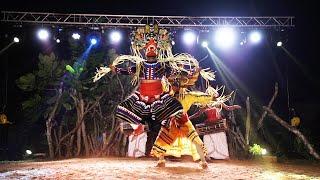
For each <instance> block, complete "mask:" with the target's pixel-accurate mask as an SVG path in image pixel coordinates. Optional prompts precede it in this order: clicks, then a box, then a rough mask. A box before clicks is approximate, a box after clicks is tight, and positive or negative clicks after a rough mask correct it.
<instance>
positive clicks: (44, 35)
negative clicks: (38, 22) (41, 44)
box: [38, 29, 49, 41]
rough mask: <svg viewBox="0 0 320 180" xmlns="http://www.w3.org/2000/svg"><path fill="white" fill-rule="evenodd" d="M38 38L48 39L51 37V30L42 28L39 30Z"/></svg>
mask: <svg viewBox="0 0 320 180" xmlns="http://www.w3.org/2000/svg"><path fill="white" fill-rule="evenodd" d="M38 38H39V39H40V40H42V41H46V40H48V38H49V32H48V31H47V30H45V29H40V30H39V31H38Z"/></svg>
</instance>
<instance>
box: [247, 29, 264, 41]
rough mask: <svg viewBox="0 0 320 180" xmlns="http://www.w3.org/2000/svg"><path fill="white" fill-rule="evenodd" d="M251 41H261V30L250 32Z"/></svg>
mask: <svg viewBox="0 0 320 180" xmlns="http://www.w3.org/2000/svg"><path fill="white" fill-rule="evenodd" d="M249 38H250V41H251V42H252V43H258V42H260V41H261V38H262V37H261V33H260V32H258V31H254V32H251V33H250V37H249Z"/></svg>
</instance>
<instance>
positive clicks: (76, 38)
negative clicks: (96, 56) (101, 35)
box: [72, 33, 81, 40]
mask: <svg viewBox="0 0 320 180" xmlns="http://www.w3.org/2000/svg"><path fill="white" fill-rule="evenodd" d="M80 37H81V36H80V34H79V33H73V34H72V38H73V39H75V40H78V39H80Z"/></svg>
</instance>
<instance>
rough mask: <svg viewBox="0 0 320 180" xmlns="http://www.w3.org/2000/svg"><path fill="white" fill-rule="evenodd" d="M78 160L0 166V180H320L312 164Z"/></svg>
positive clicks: (318, 171)
mask: <svg viewBox="0 0 320 180" xmlns="http://www.w3.org/2000/svg"><path fill="white" fill-rule="evenodd" d="M155 164H156V161H155V160H154V159H147V158H141V159H129V158H108V157H105V158H83V159H81V158H78V159H67V160H58V161H43V162H30V161H19V162H0V179H170V180H171V179H179V180H182V179H201V180H204V179H320V166H319V164H318V165H314V164H313V165H311V164H305V165H302V164H296V163H295V164H292V163H289V164H288V163H285V164H284V163H281V164H279V163H271V162H264V163H261V162H254V161H234V160H219V161H217V160H215V161H212V162H210V163H209V169H207V170H202V169H201V168H200V167H199V165H198V163H196V162H191V161H167V164H166V167H164V168H156V167H154V166H155Z"/></svg>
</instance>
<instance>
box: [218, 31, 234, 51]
mask: <svg viewBox="0 0 320 180" xmlns="http://www.w3.org/2000/svg"><path fill="white" fill-rule="evenodd" d="M214 38H215V42H216V44H217V45H218V46H220V47H221V48H230V47H231V46H232V45H233V44H234V43H235V41H236V32H235V30H234V29H232V28H221V29H218V30H217V31H216V32H215V36H214Z"/></svg>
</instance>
